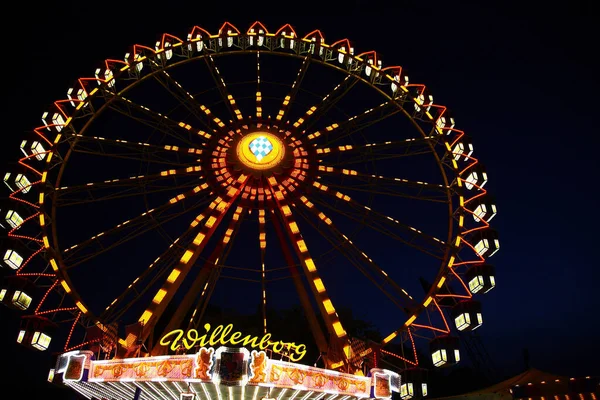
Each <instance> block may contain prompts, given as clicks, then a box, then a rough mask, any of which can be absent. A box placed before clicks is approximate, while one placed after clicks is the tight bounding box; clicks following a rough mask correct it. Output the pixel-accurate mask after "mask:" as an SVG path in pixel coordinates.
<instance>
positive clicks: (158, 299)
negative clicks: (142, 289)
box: [152, 289, 167, 304]
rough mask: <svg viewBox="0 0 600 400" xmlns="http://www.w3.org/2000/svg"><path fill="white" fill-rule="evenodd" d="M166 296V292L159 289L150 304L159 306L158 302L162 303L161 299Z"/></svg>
mask: <svg viewBox="0 0 600 400" xmlns="http://www.w3.org/2000/svg"><path fill="white" fill-rule="evenodd" d="M166 294H167V291H166V290H165V289H160V290H159V291H158V292H156V295H155V296H154V298H153V299H152V302H153V303H156V304H160V302H161V301H163V299H164V298H165V295H166Z"/></svg>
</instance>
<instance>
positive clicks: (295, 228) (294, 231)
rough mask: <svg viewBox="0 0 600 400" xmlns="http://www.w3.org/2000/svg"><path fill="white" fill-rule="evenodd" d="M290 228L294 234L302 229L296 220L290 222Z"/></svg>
mask: <svg viewBox="0 0 600 400" xmlns="http://www.w3.org/2000/svg"><path fill="white" fill-rule="evenodd" d="M290 229H291V230H292V233H294V234H295V233H298V232H300V230H299V229H298V225H297V224H296V223H295V222H290Z"/></svg>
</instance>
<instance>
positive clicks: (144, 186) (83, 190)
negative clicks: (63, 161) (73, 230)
mask: <svg viewBox="0 0 600 400" xmlns="http://www.w3.org/2000/svg"><path fill="white" fill-rule="evenodd" d="M167 177H168V176H161V177H156V176H155V177H154V178H153V179H144V178H142V179H128V181H129V182H128V183H125V182H124V183H122V184H120V185H117V186H110V185H109V184H106V185H102V183H100V184H99V185H98V187H94V185H90V186H87V185H79V186H72V187H66V189H67V190H68V192H66V193H62V191H61V190H58V191H56V192H55V196H54V205H55V206H56V207H57V208H64V207H69V206H74V205H82V204H92V203H97V202H101V201H108V200H117V199H123V198H127V197H134V196H145V195H149V194H153V193H161V192H171V191H173V190H182V189H189V188H191V187H196V186H198V181H197V180H193V181H191V182H185V183H179V184H176V185H173V184H172V183H169V182H163V183H162V184H159V182H158V181H159V180H160V179H164V178H167ZM202 178H203V177H198V179H202ZM102 186H103V187H102ZM107 188H108V189H110V190H112V191H110V192H108V193H106V191H107V190H106V189H107ZM69 189H72V190H69ZM114 189H118V190H114ZM96 190H104V191H105V193H102V194H96ZM83 195H85V197H83Z"/></svg>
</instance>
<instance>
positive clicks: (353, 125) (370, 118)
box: [308, 101, 400, 147]
mask: <svg viewBox="0 0 600 400" xmlns="http://www.w3.org/2000/svg"><path fill="white" fill-rule="evenodd" d="M398 112H400V108H398V107H396V105H395V104H394V103H393V102H391V101H386V102H384V103H381V104H380V105H378V106H375V107H373V108H369V109H368V110H365V111H363V112H362V113H360V114H355V115H353V116H352V117H350V118H348V119H347V120H345V121H340V122H336V123H333V124H331V125H329V126H327V127H325V128H324V129H321V130H320V131H316V132H312V133H310V134H309V135H308V139H309V140H314V139H316V138H318V137H320V136H323V137H324V140H325V143H323V144H322V145H321V146H322V147H329V146H331V145H333V144H334V143H336V142H339V141H340V140H342V139H346V138H348V137H350V136H352V135H353V134H355V133H356V132H360V131H362V130H365V129H367V128H368V127H370V126H373V125H375V124H378V123H379V122H381V121H384V120H385V119H387V118H389V117H391V116H393V115H395V114H397V113H398ZM332 136H333V138H332V139H330V137H332Z"/></svg>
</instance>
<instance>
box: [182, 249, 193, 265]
mask: <svg viewBox="0 0 600 400" xmlns="http://www.w3.org/2000/svg"><path fill="white" fill-rule="evenodd" d="M193 255H194V252H193V251H192V250H186V251H185V253H183V256H182V257H181V260H180V261H181V262H182V263H183V264H187V263H188V261H190V258H192V256H193Z"/></svg>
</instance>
